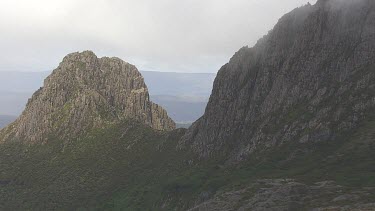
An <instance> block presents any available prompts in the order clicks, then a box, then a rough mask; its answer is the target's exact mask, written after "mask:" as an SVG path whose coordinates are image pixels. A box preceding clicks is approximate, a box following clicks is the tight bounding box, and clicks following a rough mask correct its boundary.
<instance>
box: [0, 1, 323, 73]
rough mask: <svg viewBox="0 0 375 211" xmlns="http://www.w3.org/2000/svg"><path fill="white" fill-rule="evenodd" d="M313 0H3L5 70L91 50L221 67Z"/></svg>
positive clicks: (160, 67) (160, 65) (141, 65)
mask: <svg viewBox="0 0 375 211" xmlns="http://www.w3.org/2000/svg"><path fill="white" fill-rule="evenodd" d="M307 2H309V0H1V5H0V38H1V39H0V46H1V48H0V49H1V52H0V54H1V55H0V71H48V70H52V69H54V68H55V67H57V65H58V63H59V62H60V61H61V60H62V58H63V57H64V56H65V55H66V54H68V53H70V52H76V51H82V50H93V51H94V52H95V53H96V54H97V55H98V56H99V57H102V56H116V57H120V58H121V59H123V60H125V61H127V62H130V63H132V64H135V65H136V66H137V67H138V69H140V70H151V71H165V72H217V70H218V69H219V68H220V67H221V66H222V65H223V64H225V63H226V62H227V61H228V60H229V58H230V57H231V56H232V55H233V54H234V53H235V52H236V51H237V50H238V49H239V48H241V47H242V46H245V45H249V46H252V45H254V44H255V42H256V41H257V40H258V39H259V38H260V37H262V36H263V35H264V34H266V33H267V32H268V31H269V30H270V29H272V27H273V26H274V25H275V24H276V22H277V20H278V19H279V18H280V17H281V16H282V15H283V14H285V13H287V12H289V11H291V10H292V9H294V8H296V7H299V6H302V5H304V4H306V3H307ZM315 2H316V0H310V3H312V4H314V3H315Z"/></svg>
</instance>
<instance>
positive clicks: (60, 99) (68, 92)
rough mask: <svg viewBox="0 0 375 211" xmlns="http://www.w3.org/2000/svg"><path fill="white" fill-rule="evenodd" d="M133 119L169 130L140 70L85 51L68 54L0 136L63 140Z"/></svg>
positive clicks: (170, 122) (167, 120) (5, 138)
mask: <svg viewBox="0 0 375 211" xmlns="http://www.w3.org/2000/svg"><path fill="white" fill-rule="evenodd" d="M123 119H134V120H137V121H140V122H142V123H144V124H146V125H149V126H150V127H152V128H154V129H156V130H172V129H174V128H175V123H174V122H173V120H172V119H171V118H169V117H168V115H167V112H166V111H165V110H164V109H163V108H162V107H160V106H158V105H157V104H154V103H152V102H151V101H150V99H149V93H148V89H147V86H146V84H145V83H144V79H143V77H142V75H141V74H140V73H139V71H138V70H137V68H136V67H135V66H134V65H131V64H129V63H126V62H124V61H122V60H121V59H119V58H108V57H103V58H98V57H97V56H96V55H95V54H94V53H93V52H91V51H84V52H81V53H79V52H77V53H71V54H69V55H67V56H66V57H65V58H64V59H63V61H62V62H61V63H60V65H59V66H58V67H57V68H56V69H55V70H54V71H53V73H52V74H51V75H50V76H49V77H47V79H45V81H44V87H42V88H40V89H39V90H38V91H36V92H35V93H34V95H33V96H32V98H31V99H29V101H28V103H27V106H26V109H25V110H24V112H23V113H22V115H21V116H20V117H19V118H18V119H17V120H16V121H15V122H14V123H12V124H11V125H9V126H8V127H6V128H5V129H3V130H2V131H1V132H0V138H3V140H2V141H9V140H21V141H26V142H27V143H40V142H41V143H43V142H46V141H47V140H48V139H49V138H50V136H52V135H53V136H58V138H63V139H66V140H68V139H69V138H71V137H77V136H79V135H81V134H84V133H86V132H88V131H89V130H92V129H95V128H100V127H103V126H105V125H108V124H111V123H114V122H117V121H120V120H123Z"/></svg>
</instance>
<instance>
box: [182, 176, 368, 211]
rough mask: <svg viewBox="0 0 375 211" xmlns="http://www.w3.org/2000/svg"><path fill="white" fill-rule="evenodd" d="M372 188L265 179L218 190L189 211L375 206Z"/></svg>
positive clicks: (283, 210) (276, 210) (348, 208)
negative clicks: (243, 186) (236, 188)
mask: <svg viewBox="0 0 375 211" xmlns="http://www.w3.org/2000/svg"><path fill="white" fill-rule="evenodd" d="M374 191H375V189H374V188H358V189H352V188H348V187H343V186H340V185H337V184H336V183H335V182H333V181H322V182H317V183H315V184H313V185H306V184H304V183H300V182H296V181H294V180H291V179H264V180H258V181H256V182H254V183H253V184H251V185H249V186H247V187H245V188H242V189H239V190H233V191H227V192H224V193H218V194H216V195H215V196H214V197H213V198H212V199H210V200H207V201H205V202H203V203H200V204H198V205H196V206H195V207H193V208H191V209H189V211H210V210H239V211H242V210H257V211H263V210H264V211H266V210H267V211H268V210H274V211H288V210H314V211H324V210H358V211H360V210H374V209H375V203H371V194H374ZM369 201H370V202H369Z"/></svg>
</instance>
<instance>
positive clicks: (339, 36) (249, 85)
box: [180, 0, 375, 160]
mask: <svg viewBox="0 0 375 211" xmlns="http://www.w3.org/2000/svg"><path fill="white" fill-rule="evenodd" d="M374 79H375V2H374V1H371V0H347V1H344V0H320V1H318V2H317V3H316V4H315V5H310V4H309V5H306V6H304V7H301V8H297V9H295V10H294V11H292V12H290V13H289V14H287V15H285V16H284V17H282V18H281V19H280V20H279V22H278V24H277V25H276V26H275V28H274V29H273V30H272V31H270V33H269V34H268V35H267V36H265V37H264V38H262V39H261V40H259V41H258V43H257V44H256V45H255V46H254V47H252V48H248V47H244V48H242V49H240V50H239V51H238V52H237V53H236V54H235V55H234V56H233V57H232V58H231V60H230V61H229V63H227V64H226V65H224V66H223V67H222V68H221V69H220V71H219V72H218V75H217V78H216V80H215V82H214V88H213V91H212V95H211V97H210V101H209V103H208V106H207V108H206V111H205V114H204V116H203V117H201V118H200V119H199V120H198V121H197V122H196V123H195V124H194V125H193V126H192V127H191V128H190V129H189V131H188V133H187V134H186V135H185V136H184V138H183V139H182V140H181V141H180V147H181V148H183V147H186V146H191V147H192V148H193V149H194V150H195V151H196V152H197V153H199V154H200V156H201V157H210V156H216V155H218V156H222V155H224V154H227V155H228V154H229V155H230V157H231V158H232V159H234V160H241V159H244V158H245V157H247V156H249V155H251V154H253V153H254V152H259V151H262V150H264V149H269V148H271V147H273V146H278V145H281V144H283V143H286V142H289V143H290V142H293V143H297V144H301V145H303V144H307V143H316V142H322V141H331V140H335V139H338V138H339V137H340V135H342V134H344V133H345V132H347V131H350V130H351V129H354V128H356V127H357V126H358V125H359V123H360V122H361V121H362V120H364V119H366V117H367V115H368V112H370V111H371V109H374V107H375V80H374Z"/></svg>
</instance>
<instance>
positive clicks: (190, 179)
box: [0, 118, 375, 210]
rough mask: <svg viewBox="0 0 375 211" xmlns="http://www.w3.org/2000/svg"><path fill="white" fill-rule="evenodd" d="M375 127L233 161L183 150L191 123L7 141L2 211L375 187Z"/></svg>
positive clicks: (155, 204) (128, 206)
mask: <svg viewBox="0 0 375 211" xmlns="http://www.w3.org/2000/svg"><path fill="white" fill-rule="evenodd" d="M374 131H375V119H374V118H372V119H369V120H368V121H367V122H365V123H363V125H362V127H361V129H360V130H358V131H352V132H351V133H350V135H347V136H345V138H338V139H337V141H335V142H330V143H320V144H319V145H316V144H315V145H313V144H311V145H304V144H299V143H290V144H288V145H283V146H281V147H280V148H278V149H277V150H274V151H270V152H268V154H263V156H262V159H256V157H258V156H257V155H255V156H254V158H251V159H249V160H248V161H246V162H242V163H241V164H238V165H230V166H226V165H225V164H224V161H215V160H207V161H200V162H197V160H196V159H195V158H194V157H192V155H193V154H192V153H191V152H189V151H177V150H176V145H177V143H178V140H179V139H180V137H181V136H182V135H183V133H184V129H179V130H175V131H173V132H171V133H164V132H156V131H154V130H152V129H151V128H148V127H145V126H142V125H141V124H138V123H134V122H129V121H128V122H123V123H120V124H117V125H111V126H108V128H105V129H98V130H95V131H92V132H90V134H87V135H86V136H85V137H83V138H80V139H79V140H74V141H71V142H69V144H63V143H64V142H63V141H62V140H59V139H58V138H54V137H51V138H50V140H54V141H51V142H49V143H48V144H45V145H35V146H25V145H20V144H17V143H13V144H6V145H3V146H2V147H1V148H0V168H1V169H2V170H1V173H0V196H1V198H2V199H3V200H1V202H0V209H2V210H4V209H5V210H15V209H37V210H50V209H76V208H77V207H80V208H82V210H86V209H89V210H93V209H100V210H160V209H161V207H163V209H165V210H170V209H173V208H175V207H178V208H180V209H181V208H187V207H189V206H192V205H193V202H194V201H196V200H197V199H198V198H199V195H200V194H201V193H207V194H208V195H210V196H212V195H213V194H214V193H216V192H217V191H220V192H222V191H225V190H232V189H235V188H241V187H246V186H247V185H249V184H251V183H252V182H254V181H255V180H257V179H265V178H296V179H298V180H300V181H303V182H307V183H313V182H317V181H323V180H334V181H337V182H338V183H339V184H342V185H346V186H349V187H359V186H375V179H374V178H375V169H374V166H375V158H374V156H373V153H372V152H373V150H374V147H375V146H374V143H373V141H372V140H373V139H374V137H375V134H374ZM291 155H293V156H291ZM189 163H190V164H189ZM198 163H199V164H198ZM254 191H255V190H254ZM247 194H248V195H249V196H251V194H252V191H250V192H249V193H247Z"/></svg>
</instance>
